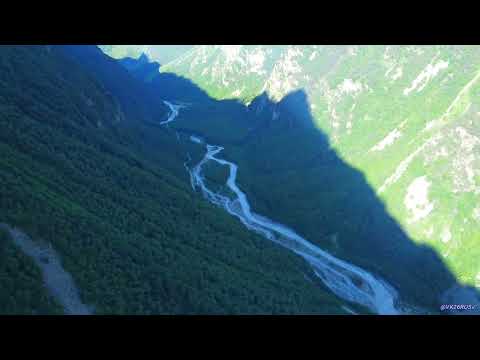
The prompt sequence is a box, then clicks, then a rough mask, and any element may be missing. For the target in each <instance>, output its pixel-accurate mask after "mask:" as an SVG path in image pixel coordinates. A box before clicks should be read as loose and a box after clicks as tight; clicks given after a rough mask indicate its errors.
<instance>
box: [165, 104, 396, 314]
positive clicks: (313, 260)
mask: <svg viewBox="0 0 480 360" xmlns="http://www.w3.org/2000/svg"><path fill="white" fill-rule="evenodd" d="M165 103H166V104H167V105H168V106H169V107H170V109H171V110H172V113H171V114H170V116H169V119H168V120H167V121H166V122H163V123H168V122H171V121H173V120H175V117H176V116H177V115H178V109H179V107H178V106H177V105H172V104H170V103H168V102H165ZM190 140H192V141H194V142H196V143H204V142H203V140H201V139H199V138H197V137H194V136H191V137H190ZM206 148H207V153H206V154H205V156H204V157H203V159H202V160H201V161H200V163H198V164H197V165H196V166H194V167H193V168H192V169H188V167H187V166H186V168H187V169H188V171H189V172H190V176H191V181H192V186H193V187H194V188H200V189H201V191H202V193H203V195H204V196H205V198H206V199H207V200H209V201H210V202H212V203H214V204H216V205H218V206H221V207H223V208H224V209H225V210H226V211H228V212H229V213H230V214H231V215H233V216H236V217H238V218H239V219H240V221H241V222H242V223H243V224H244V225H245V226H246V227H247V228H248V229H250V230H252V231H255V232H257V233H259V234H261V235H263V236H264V237H266V238H267V239H269V240H271V241H274V242H276V243H278V244H280V245H282V246H284V247H285V248H287V249H289V250H291V251H293V252H295V253H296V254H298V255H300V256H302V257H303V258H304V259H305V260H306V261H307V262H308V263H309V264H310V265H311V266H312V268H313V271H314V273H315V274H316V275H317V276H318V277H319V278H320V279H321V281H322V282H323V283H324V284H325V285H326V286H327V287H328V288H329V289H330V290H331V291H332V292H333V293H335V294H336V295H337V296H339V297H340V298H342V299H344V300H347V301H350V302H352V303H357V304H360V305H363V306H365V307H367V308H369V309H370V310H371V311H373V312H375V313H377V314H399V313H401V310H399V308H398V307H399V305H398V304H397V302H398V292H397V291H396V290H395V289H394V288H393V287H392V286H390V285H389V284H387V283H386V282H385V281H383V280H382V279H380V278H378V277H377V276H374V275H373V274H371V273H369V272H367V271H366V270H363V269H361V268H359V267H358V266H355V265H353V264H350V263H348V262H346V261H344V260H340V259H338V258H336V257H334V256H333V255H331V254H329V253H328V252H326V251H324V250H322V249H320V248H319V247H318V246H316V245H314V244H312V243H310V242H309V241H307V240H306V239H304V238H303V237H301V236H300V235H299V234H297V233H296V232H295V231H294V230H292V229H290V228H288V227H286V226H285V225H282V224H279V223H276V222H274V221H273V220H270V219H268V218H266V217H264V216H261V215H259V214H256V213H254V212H253V211H252V210H251V207H250V203H249V202H248V199H247V196H246V194H245V193H244V192H243V191H242V190H240V188H239V187H238V185H237V182H236V180H237V172H238V166H237V165H236V164H234V163H232V162H230V161H227V160H225V159H222V158H219V157H217V155H218V154H219V153H220V152H221V151H222V150H223V147H221V146H215V145H209V144H206ZM208 162H216V163H218V164H220V165H222V166H228V167H229V170H230V171H229V177H228V180H227V183H226V186H227V187H228V188H229V189H230V190H231V191H233V193H234V194H235V197H234V198H230V197H227V196H224V195H221V194H219V193H215V192H213V191H212V190H210V189H209V188H208V187H207V185H206V184H205V177H204V175H203V173H202V170H203V166H204V165H205V164H207V163H208Z"/></svg>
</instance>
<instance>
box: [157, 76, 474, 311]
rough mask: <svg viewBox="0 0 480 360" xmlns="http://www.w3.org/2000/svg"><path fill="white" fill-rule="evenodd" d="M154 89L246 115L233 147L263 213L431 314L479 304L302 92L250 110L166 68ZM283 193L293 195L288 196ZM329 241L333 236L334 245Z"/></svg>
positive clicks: (260, 101) (261, 101)
mask: <svg viewBox="0 0 480 360" xmlns="http://www.w3.org/2000/svg"><path fill="white" fill-rule="evenodd" d="M151 86H153V87H154V88H155V89H156V91H157V93H158V94H159V96H163V97H164V98H165V99H167V100H171V101H181V102H188V103H190V104H191V107H192V108H195V107H198V108H199V109H200V108H201V107H203V108H204V107H206V106H207V105H206V104H208V108H209V109H210V110H211V111H224V110H225V109H231V111H230V113H231V114H235V116H233V115H232V117H233V118H238V117H239V116H242V117H243V118H244V120H245V126H246V127H247V128H248V131H247V132H246V133H247V135H246V136H244V137H243V138H242V139H241V140H239V141H235V142H231V143H230V145H236V146H237V147H238V148H240V149H241V154H240V155H238V156H240V157H241V158H238V159H235V161H237V162H238V163H239V165H240V169H245V168H246V167H248V168H249V171H248V173H249V175H251V176H252V178H255V182H257V183H258V181H257V180H258V179H261V181H262V182H265V186H264V187H263V189H267V191H266V192H268V194H269V195H268V196H267V197H266V198H265V199H255V201H252V203H253V206H254V207H255V206H256V205H258V206H259V207H260V208H257V209H255V210H256V211H257V212H258V213H260V214H262V211H263V213H264V214H265V215H267V216H269V217H270V218H272V219H274V220H276V221H279V222H283V223H285V224H287V225H289V226H291V227H292V228H294V229H296V230H297V231H298V232H299V233H300V234H302V235H304V236H305V237H306V238H307V239H309V240H310V241H312V242H316V243H318V244H319V245H320V246H322V247H325V246H326V245H328V246H327V248H328V249H329V250H330V251H333V252H334V253H335V254H336V255H338V256H339V257H341V258H344V259H348V260H350V261H352V262H353V263H354V264H356V265H359V266H361V267H363V268H366V269H368V270H370V271H372V272H373V273H374V274H378V275H380V276H381V277H383V278H384V279H385V280H387V281H388V282H389V283H390V284H392V285H393V286H394V287H395V288H396V289H397V290H399V292H400V294H401V299H403V300H405V301H407V302H409V303H411V304H415V305H417V306H420V307H423V308H429V309H431V310H433V311H439V308H440V304H477V309H479V307H480V295H479V293H478V291H477V290H476V289H475V288H474V287H469V286H463V285H461V284H460V283H459V282H458V281H457V279H456V278H455V276H454V275H453V274H452V273H451V272H450V270H449V269H448V267H447V266H446V265H445V263H444V262H443V261H442V259H441V258H440V256H439V255H438V254H437V253H436V251H435V250H433V249H432V248H431V247H429V246H424V245H419V244H416V243H414V242H413V241H412V240H411V239H410V238H409V237H408V236H407V234H406V233H405V232H404V231H403V229H402V228H401V226H400V225H399V224H398V223H397V222H396V221H395V220H394V219H393V218H392V217H391V216H390V215H389V214H388V212H387V210H386V209H385V206H384V204H383V203H382V201H381V200H380V199H379V198H378V197H377V196H376V193H375V191H374V190H373V189H372V188H371V187H370V186H369V184H368V183H367V181H366V179H365V177H364V175H363V174H362V173H361V172H359V171H358V170H356V169H354V168H352V167H351V166H349V165H348V164H347V163H345V162H344V161H343V160H342V159H341V158H340V157H339V156H338V155H337V154H336V152H335V151H334V150H333V149H332V148H331V147H330V142H329V140H328V138H327V136H326V135H325V134H323V133H322V132H321V131H320V130H318V128H317V127H315V126H314V120H313V117H312V114H311V112H310V105H309V103H308V98H307V95H306V94H305V92H304V91H303V90H298V91H294V92H292V93H290V94H288V95H287V96H285V97H284V98H283V99H282V100H280V101H279V102H274V101H272V100H271V99H269V98H268V96H267V94H266V93H263V94H261V95H260V96H258V97H257V98H255V99H254V100H253V101H252V102H251V103H250V104H249V106H248V107H247V106H246V105H244V104H242V103H240V102H239V101H237V100H221V101H219V100H215V99H212V98H210V97H209V96H208V95H207V93H206V92H205V91H203V90H202V89H200V88H199V87H198V86H197V85H196V84H194V83H193V82H192V81H190V80H189V79H186V78H182V77H179V76H177V75H175V74H162V73H161V74H160V75H158V76H157V77H156V78H155V79H153V80H152V81H151ZM202 114H205V112H204V111H203V112H202ZM202 119H203V116H202V117H201V118H200V117H199V118H198V120H197V119H196V121H202ZM229 121H233V120H229V118H225V122H226V125H225V130H224V131H226V132H228V122H229ZM235 121H237V120H235ZM205 124H206V125H205V128H203V129H202V132H203V133H202V134H200V135H201V136H203V137H204V138H206V139H207V141H213V140H215V141H219V140H220V139H218V137H216V138H215V139H214V138H213V137H212V136H210V135H209V129H208V124H207V123H205ZM236 125H238V124H236ZM183 126H184V125H183ZM196 132H197V133H198V124H197V126H196ZM223 144H224V145H227V147H228V144H226V142H225V141H224V142H223ZM239 145H240V146H239ZM240 172H242V170H241V171H240ZM244 172H245V170H244ZM292 174H293V177H292ZM292 178H293V179H292ZM244 180H245V179H242V178H241V175H240V179H239V181H240V184H241V185H242V187H245V189H244V190H246V191H247V194H248V195H249V196H250V198H255V197H257V198H260V197H262V196H263V195H264V194H265V193H266V192H265V191H264V192H263V193H262V191H261V189H262V187H260V186H257V184H255V183H254V182H253V180H251V181H252V182H251V183H250V184H247V183H246V181H247V180H246V181H245V182H243V181H244ZM278 184H282V188H279V186H278ZM276 185H277V186H276ZM287 188H288V189H287ZM274 189H276V190H274ZM286 189H287V190H286ZM284 192H289V193H290V194H294V195H293V196H284V194H283V193H284ZM270 194H271V195H270ZM252 200H253V199H252ZM268 204H269V205H268ZM285 209H288V210H285ZM296 209H301V210H299V215H298V216H294V215H293V213H294V212H295V211H297V210H296ZM265 211H267V212H266V213H265ZM301 211H303V214H302V213H301ZM300 223H302V224H300ZM327 238H328V239H332V238H334V240H335V241H334V242H335V245H336V247H332V246H330V245H331V241H330V240H328V241H329V242H328V243H327V240H325V239H327ZM466 313H469V314H472V313H474V312H472V311H469V312H466ZM477 313H478V312H477Z"/></svg>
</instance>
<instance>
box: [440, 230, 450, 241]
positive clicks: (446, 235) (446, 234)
mask: <svg viewBox="0 0 480 360" xmlns="http://www.w3.org/2000/svg"><path fill="white" fill-rule="evenodd" d="M440 238H441V239H442V242H444V243H447V242H449V241H450V239H451V238H452V233H451V232H450V229H449V228H448V227H446V228H445V229H443V232H442V235H441V236H440Z"/></svg>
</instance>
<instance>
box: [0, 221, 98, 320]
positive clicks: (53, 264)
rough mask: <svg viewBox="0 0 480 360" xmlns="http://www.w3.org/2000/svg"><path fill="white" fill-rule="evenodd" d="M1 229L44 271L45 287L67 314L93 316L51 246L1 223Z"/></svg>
mask: <svg viewBox="0 0 480 360" xmlns="http://www.w3.org/2000/svg"><path fill="white" fill-rule="evenodd" d="M0 228H3V229H5V230H6V231H8V232H9V233H10V236H11V237H12V240H13V241H14V243H15V244H16V245H17V246H18V247H19V248H20V249H21V250H22V252H23V253H24V254H25V255H27V256H29V257H31V258H32V259H33V260H34V262H35V264H37V266H38V267H39V268H40V270H41V271H42V276H43V281H44V283H45V286H46V287H47V289H48V291H49V292H50V293H51V294H52V296H53V297H54V298H55V299H56V300H57V301H58V302H59V303H60V304H61V305H62V306H63V308H64V311H65V313H66V314H69V315H91V314H92V310H91V309H90V308H89V307H88V306H86V305H85V304H83V303H82V301H81V300H80V296H79V291H78V288H77V287H76V286H75V282H74V281H73V278H72V276H71V275H70V274H69V273H68V272H66V271H65V269H64V268H63V267H62V264H61V262H60V257H59V256H58V254H57V252H56V251H55V250H54V249H53V248H52V247H51V245H47V244H40V243H37V242H34V241H33V240H32V239H30V238H29V237H28V236H27V235H26V234H24V233H23V232H22V231H20V230H19V229H16V228H12V227H10V226H9V225H7V224H1V223H0Z"/></svg>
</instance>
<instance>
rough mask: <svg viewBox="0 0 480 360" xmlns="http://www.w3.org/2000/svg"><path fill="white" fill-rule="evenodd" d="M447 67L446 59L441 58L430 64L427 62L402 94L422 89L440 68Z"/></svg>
mask: <svg viewBox="0 0 480 360" xmlns="http://www.w3.org/2000/svg"><path fill="white" fill-rule="evenodd" d="M447 67H448V61H443V60H440V61H439V62H437V63H436V64H435V65H432V64H431V63H430V64H428V65H427V66H426V67H425V69H423V70H422V72H421V73H420V74H419V75H418V76H417V77H416V79H415V80H413V82H412V84H411V85H410V87H409V88H406V89H405V90H403V95H405V96H407V95H408V94H410V93H411V92H412V91H413V90H415V89H416V90H417V92H420V91H422V90H423V88H424V87H425V86H427V84H428V83H429V81H430V80H431V79H433V78H434V77H435V76H436V75H437V74H438V73H439V72H440V70H442V69H446V68H447ZM417 88H418V89H417Z"/></svg>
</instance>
